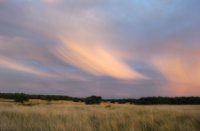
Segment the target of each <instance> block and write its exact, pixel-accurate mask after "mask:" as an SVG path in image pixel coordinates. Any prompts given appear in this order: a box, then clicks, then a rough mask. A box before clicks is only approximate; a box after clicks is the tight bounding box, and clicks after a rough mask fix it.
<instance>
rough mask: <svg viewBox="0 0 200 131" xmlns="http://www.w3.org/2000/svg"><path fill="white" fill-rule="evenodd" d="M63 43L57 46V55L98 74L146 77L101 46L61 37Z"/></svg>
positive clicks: (135, 77)
mask: <svg viewBox="0 0 200 131" xmlns="http://www.w3.org/2000/svg"><path fill="white" fill-rule="evenodd" d="M61 41H62V43H63V44H62V45H61V46H60V47H58V48H57V55H58V56H59V57H60V58H61V59H62V60H64V61H65V62H67V63H69V64H72V65H74V66H76V67H78V68H80V69H82V70H84V71H87V72H89V73H91V74H93V75H96V76H111V77H114V78H119V79H144V78H145V77H144V76H143V75H142V74H140V73H138V72H137V71H135V70H134V69H132V68H131V67H130V66H128V65H127V64H125V62H123V61H122V60H120V59H118V58H116V57H114V56H113V55H112V54H111V53H109V51H107V50H105V49H104V48H102V47H100V46H87V45H81V44H80V43H76V42H73V43H71V42H69V43H68V41H67V40H66V39H65V38H63V37H62V38H61Z"/></svg>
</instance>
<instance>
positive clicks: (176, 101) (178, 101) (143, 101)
mask: <svg viewBox="0 0 200 131" xmlns="http://www.w3.org/2000/svg"><path fill="white" fill-rule="evenodd" d="M0 98H4V99H14V100H15V101H16V102H21V103H23V102H24V101H28V100H29V99H40V100H47V101H49V102H50V101H53V100H54V101H55V100H67V101H74V102H85V103H86V104H100V103H101V102H111V103H119V104H125V103H129V104H137V105H156V104H169V105H191V104H192V105H200V97H193V96H191V97H142V98H139V99H134V98H131V99H103V98H101V96H90V97H86V98H80V97H70V96H60V95H29V94H23V93H0Z"/></svg>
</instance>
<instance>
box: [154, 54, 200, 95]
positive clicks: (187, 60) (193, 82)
mask: <svg viewBox="0 0 200 131" xmlns="http://www.w3.org/2000/svg"><path fill="white" fill-rule="evenodd" d="M153 63H154V65H155V66H156V67H157V69H158V70H159V71H160V72H161V73H162V74H163V75H164V76H165V77H166V78H167V79H168V80H169V81H170V83H169V84H167V85H166V86H168V88H169V90H171V92H172V94H175V95H177V94H179V95H187V94H195V93H194V92H198V93H199V92H200V89H199V86H200V68H199V67H200V61H199V60H198V58H197V57H193V58H191V57H187V56H185V57H179V56H171V57H170V56H168V57H159V58H156V59H154V60H153ZM190 92H192V93H190ZM198 93H197V94H198Z"/></svg>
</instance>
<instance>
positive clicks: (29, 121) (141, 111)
mask: <svg viewBox="0 0 200 131" xmlns="http://www.w3.org/2000/svg"><path fill="white" fill-rule="evenodd" d="M0 131H200V106H193V105H188V106H170V105H157V106H138V105H129V104H121V105H120V104H108V103H103V104H101V105H84V104H83V103H73V102H64V101H58V102H55V101H53V102H51V103H50V102H46V101H39V100H34V101H33V100H32V101H31V102H30V103H29V104H27V105H20V104H16V103H14V102H12V101H8V100H1V102H0Z"/></svg>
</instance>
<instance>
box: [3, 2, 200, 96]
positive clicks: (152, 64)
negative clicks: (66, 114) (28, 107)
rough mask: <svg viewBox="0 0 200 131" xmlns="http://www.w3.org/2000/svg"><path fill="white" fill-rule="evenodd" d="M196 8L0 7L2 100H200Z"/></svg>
mask: <svg viewBox="0 0 200 131" xmlns="http://www.w3.org/2000/svg"><path fill="white" fill-rule="evenodd" d="M199 12H200V1H199V0H123V1H122V0H0V92H11V93H12V92H23V93H29V94H51V95H68V96H76V97H85V96H90V95H100V96H103V97H104V98H138V97H144V96H200V15H199Z"/></svg>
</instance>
